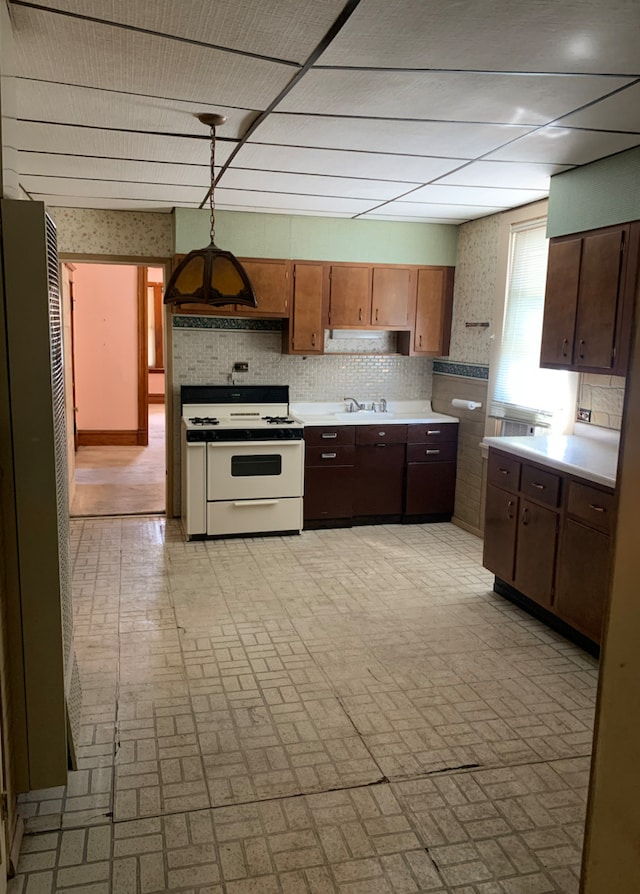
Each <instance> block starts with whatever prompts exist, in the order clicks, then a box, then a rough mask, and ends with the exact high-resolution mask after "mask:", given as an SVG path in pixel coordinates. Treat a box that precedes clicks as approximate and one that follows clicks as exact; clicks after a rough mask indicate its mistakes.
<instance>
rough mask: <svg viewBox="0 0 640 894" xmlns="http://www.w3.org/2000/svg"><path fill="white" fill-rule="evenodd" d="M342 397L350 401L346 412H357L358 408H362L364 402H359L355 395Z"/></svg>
mask: <svg viewBox="0 0 640 894" xmlns="http://www.w3.org/2000/svg"><path fill="white" fill-rule="evenodd" d="M342 399H343V400H350V401H351V403H350V404H349V405H348V407H347V413H357V412H358V410H364V404H361V403H359V402H358V401H357V400H356V399H355V397H343V398H342Z"/></svg>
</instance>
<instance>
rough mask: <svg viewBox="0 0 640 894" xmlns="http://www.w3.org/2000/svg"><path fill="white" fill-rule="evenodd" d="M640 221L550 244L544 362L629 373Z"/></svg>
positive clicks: (568, 237) (543, 347) (587, 369)
mask: <svg viewBox="0 0 640 894" xmlns="http://www.w3.org/2000/svg"><path fill="white" fill-rule="evenodd" d="M639 233H640V224H639V223H634V224H623V225H621V226H615V227H606V228H604V229H600V230H592V231H590V232H587V233H581V234H577V235H571V236H560V237H558V238H556V239H552V240H551V242H550V244H549V264H548V268H547V286H546V292H545V308H544V322H543V327H542V345H541V351H540V365H541V366H544V367H550V368H552V369H573V370H577V371H580V372H594V373H613V374H615V375H625V373H626V369H627V362H628V353H629V342H630V336H631V315H632V311H633V298H634V291H635V285H636V280H637V272H638V241H639Z"/></svg>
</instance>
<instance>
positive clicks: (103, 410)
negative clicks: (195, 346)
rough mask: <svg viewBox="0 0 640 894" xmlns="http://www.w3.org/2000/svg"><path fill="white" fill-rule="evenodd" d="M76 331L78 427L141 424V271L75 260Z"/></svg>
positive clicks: (122, 428) (133, 426)
mask: <svg viewBox="0 0 640 894" xmlns="http://www.w3.org/2000/svg"><path fill="white" fill-rule="evenodd" d="M74 282H75V285H74V297H75V309H74V336H75V351H74V355H75V378H76V404H77V407H78V416H77V422H78V429H79V430H80V431H87V430H99V431H102V430H115V431H133V430H135V429H137V428H138V271H137V267H132V266H124V265H120V264H117V265H116V264H76V270H75V275H74Z"/></svg>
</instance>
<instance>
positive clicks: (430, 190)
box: [404, 184, 547, 208]
mask: <svg viewBox="0 0 640 894" xmlns="http://www.w3.org/2000/svg"><path fill="white" fill-rule="evenodd" d="M546 195H547V193H546V192H545V191H544V190H533V189H500V188H498V187H483V186H439V185H438V184H432V185H431V186H423V187H421V188H420V189H416V190H415V191H414V192H412V193H409V195H407V196H405V197H404V201H405V202H437V203H438V204H446V203H449V202H450V203H451V204H452V205H492V206H495V207H497V208H516V207H517V206H518V205H526V204H527V202H536V201H538V199H544V198H545V197H546Z"/></svg>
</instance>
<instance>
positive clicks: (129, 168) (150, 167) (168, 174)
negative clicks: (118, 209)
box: [20, 152, 210, 196]
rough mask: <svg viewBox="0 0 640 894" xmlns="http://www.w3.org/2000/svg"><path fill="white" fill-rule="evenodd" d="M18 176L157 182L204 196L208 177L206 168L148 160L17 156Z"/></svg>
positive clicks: (26, 154)
mask: <svg viewBox="0 0 640 894" xmlns="http://www.w3.org/2000/svg"><path fill="white" fill-rule="evenodd" d="M20 174H21V176H28V175H31V174H32V175H39V176H50V177H68V178H71V179H74V178H82V179H88V180H115V181H120V182H126V183H157V184H164V185H179V186H196V187H198V188H199V189H200V191H201V194H202V196H204V194H205V193H206V191H207V189H208V187H209V182H210V174H209V167H208V165H203V166H201V167H198V166H196V165H172V164H158V163H156V162H149V161H128V160H123V159H110V158H82V157H81V156H77V155H45V154H40V153H24V152H21V153H20Z"/></svg>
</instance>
